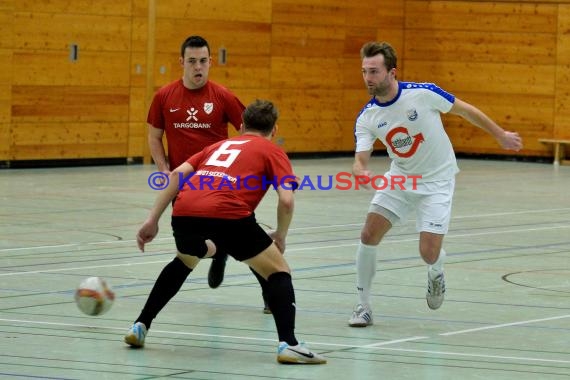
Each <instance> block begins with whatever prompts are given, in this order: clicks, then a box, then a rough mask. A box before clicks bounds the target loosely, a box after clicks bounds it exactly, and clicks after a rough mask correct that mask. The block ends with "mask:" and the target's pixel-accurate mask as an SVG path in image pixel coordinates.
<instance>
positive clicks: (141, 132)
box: [0, 0, 570, 161]
mask: <svg viewBox="0 0 570 380" xmlns="http://www.w3.org/2000/svg"><path fill="white" fill-rule="evenodd" d="M567 3H568V2H567V1H544V0H542V1H537V2H532V1H524V2H523V1H519V2H513V1H500V2H499V1H495V2H487V1H407V0H391V1H390V6H389V7H388V6H385V3H384V2H381V1H376V2H352V3H351V2H346V1H344V0H342V1H341V0H251V1H248V2H242V1H225V0H208V1H206V0H195V1H187V0H161V1H156V0H148V1H135V0H132V1H115V0H98V1H92V0H75V1H67V0H51V1H44V2H37V1H31V0H17V1H16V0H5V1H3V2H1V4H0V33H1V35H2V39H0V160H8V161H11V160H37V159H67V158H103V157H140V156H143V155H145V154H147V153H146V152H145V146H146V139H145V133H146V126H145V118H146V109H147V107H148V102H149V100H150V98H151V97H152V93H153V92H154V91H155V90H156V89H157V88H159V87H160V86H162V85H164V84H166V83H168V82H169V81H171V80H174V79H176V78H179V77H180V75H181V69H180V67H179V65H178V50H179V46H180V43H181V42H182V40H183V39H184V38H186V37H187V36H188V35H191V34H201V35H203V36H204V37H206V38H207V39H208V40H209V41H210V43H211V45H212V46H211V47H212V52H213V56H214V67H213V68H212V70H211V79H213V80H215V81H218V82H220V83H222V84H224V85H226V86H227V87H229V88H231V89H232V90H233V91H234V92H235V93H236V94H238V95H239V96H240V97H241V98H242V100H243V101H244V103H248V102H250V101H252V100H253V99H255V98H270V99H272V100H274V101H275V102H276V103H277V105H278V106H279V108H280V111H281V118H280V123H279V124H280V128H281V129H280V132H279V142H280V143H281V144H283V146H284V147H285V149H286V150H287V151H289V152H329V151H351V150H352V149H353V134H352V129H353V124H354V118H355V116H356V114H357V113H358V111H359V110H360V108H361V107H362V105H363V104H365V103H366V101H367V100H368V95H367V94H366V91H365V89H364V85H363V82H362V78H361V74H360V58H359V56H358V51H359V48H360V46H361V45H362V43H364V42H365V41H368V40H374V39H376V40H386V41H389V42H391V43H392V44H393V45H394V46H395V47H396V49H397V50H398V52H399V58H400V61H399V62H400V63H399V78H400V79H402V80H412V81H433V82H435V83H437V84H439V85H440V86H442V87H444V88H446V89H447V90H448V91H450V92H452V93H454V94H455V95H457V96H458V97H460V98H462V99H464V100H466V101H469V102H472V103H474V104H475V105H477V106H478V107H479V108H481V109H482V110H483V111H485V112H486V113H488V114H489V115H490V116H491V117H493V118H494V119H495V120H497V121H498V122H499V123H500V124H501V125H503V126H504V127H505V128H508V129H512V130H517V131H519V132H520V133H521V134H522V135H523V138H524V139H525V143H526V149H525V150H524V151H523V152H522V154H524V155H549V154H551V153H550V150H549V147H548V146H545V145H543V144H540V143H539V142H538V138H551V137H557V138H570V129H569V127H568V123H569V122H570V110H569V106H568V105H569V104H570V103H569V101H570V99H568V97H569V95H568V94H570V69H569V67H570V66H569V65H570V47H568V46H570V44H569V42H570V41H568V39H569V38H570V37H568V31H569V29H570V5H569V4H567ZM383 4H384V5H383ZM149 5H150V6H149ZM153 5H154V6H153ZM149 30H150V31H151V36H150V37H151V39H150V42H152V43H149V36H148V33H149ZM74 45H76V46H77V50H76V51H74V50H73V46H74ZM221 48H225V49H226V51H227V62H226V64H225V65H220V64H218V62H217V61H218V52H219V49H221ZM149 49H150V50H149ZM74 53H76V58H77V59H76V60H73V59H72V58H74V57H73V55H74ZM149 53H150V54H149ZM445 122H446V126H447V129H448V132H449V134H450V136H451V138H452V140H453V142H454V144H455V147H456V150H457V151H458V152H470V153H500V154H502V153H504V152H502V151H501V150H500V149H499V148H498V147H497V146H496V144H495V143H494V141H492V139H490V138H489V137H488V136H486V135H485V134H484V133H483V132H481V131H479V130H477V129H476V128H474V127H471V126H469V125H466V124H465V123H464V122H463V121H462V120H461V119H459V118H456V117H446V118H445Z"/></svg>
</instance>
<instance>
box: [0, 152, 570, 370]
mask: <svg viewBox="0 0 570 380" xmlns="http://www.w3.org/2000/svg"><path fill="white" fill-rule="evenodd" d="M373 160H374V161H373V163H374V166H373V169H374V170H375V171H376V173H378V174H381V173H383V172H384V170H385V169H386V168H387V165H388V160H387V158H386V157H376V158H374V159H373ZM293 164H294V167H295V169H296V172H297V174H298V175H300V176H304V175H308V176H310V178H312V179H315V178H316V177H317V176H318V175H324V176H328V175H332V174H336V173H338V172H343V171H350V168H351V164H352V159H351V158H334V159H333V158H331V159H314V160H308V159H307V160H294V161H293ZM459 165H460V168H461V169H462V171H461V173H460V174H459V175H458V176H457V183H456V193H455V197H454V208H453V214H452V222H451V227H450V232H449V234H448V235H447V236H446V238H445V242H444V243H445V244H444V246H445V248H446V251H447V254H448V256H447V262H446V265H445V270H446V280H447V294H446V300H445V302H444V304H443V306H442V307H441V308H440V309H439V310H437V311H432V310H429V309H428V307H427V305H426V301H425V291H426V289H425V288H426V266H425V265H424V264H423V262H422V261H421V259H420V257H419V254H418V234H417V233H416V231H415V221H414V220H413V216H412V219H410V220H409V221H408V222H407V223H406V224H405V225H403V226H399V227H395V228H393V229H392V231H391V232H390V233H389V235H388V236H387V237H386V239H385V240H384V241H383V243H382V244H381V246H380V247H381V248H380V251H379V254H378V263H377V273H376V277H375V279H374V286H373V295H372V300H373V301H372V307H373V310H374V317H375V324H374V325H373V326H371V327H367V328H350V327H348V325H347V320H348V318H349V316H350V314H351V312H352V308H353V307H354V305H355V303H356V301H357V297H356V289H355V278H356V274H355V265H354V259H355V249H356V246H357V243H358V240H359V234H360V228H361V226H362V223H363V221H364V217H365V214H366V212H367V209H368V203H369V201H370V199H371V197H372V195H373V193H372V192H370V191H363V190H360V191H355V190H347V191H340V190H329V191H318V190H315V191H313V190H309V189H308V187H306V188H305V189H304V190H302V191H299V192H297V196H296V200H297V203H296V214H295V218H294V222H293V225H292V229H291V231H290V235H289V239H288V247H287V251H286V253H285V255H286V257H287V260H288V262H289V264H290V266H291V268H292V273H293V284H294V287H295V290H296V297H297V327H296V333H297V336H298V338H299V339H300V340H303V341H305V342H307V344H308V345H309V347H311V348H312V349H313V350H314V351H317V352H319V353H322V354H323V355H325V356H326V357H327V358H328V364H326V365H316V366H302V365H280V364H278V363H277V362H276V349H277V336H276V333H275V327H274V323H273V319H272V317H271V316H270V315H264V314H263V313H262V306H263V303H262V299H261V292H260V289H259V285H258V284H257V282H256V280H255V279H254V277H253V276H252V275H251V273H250V272H249V270H248V269H247V268H246V267H245V266H244V265H243V264H241V263H239V262H236V261H235V260H233V259H230V260H229V261H228V266H227V271H226V278H225V281H224V283H223V285H222V286H221V287H220V288H218V289H210V288H209V287H208V285H207V281H206V276H207V270H208V267H209V265H210V262H209V260H206V261H204V262H203V263H201V265H200V266H199V267H198V268H197V269H196V270H195V271H194V272H193V273H192V275H191V276H190V277H189V278H188V280H187V282H186V283H185V284H184V286H183V287H182V289H181V291H180V292H179V293H178V294H177V295H176V296H175V297H174V298H173V300H172V301H171V303H170V304H168V305H167V307H166V308H165V309H164V310H163V311H162V313H161V314H160V315H159V316H158V318H157V319H156V320H155V322H154V324H153V326H152V329H151V330H150V331H149V334H148V336H147V339H146V346H145V348H144V349H138V350H136V349H130V348H128V347H127V346H126V345H125V344H124V343H123V335H124V334H125V333H126V332H127V330H128V328H129V327H130V325H131V324H132V321H133V320H134V318H136V317H137V315H138V313H139V311H140V309H141V308H142V306H143V303H144V302H145V300H146V297H147V295H148V293H149V291H150V289H151V287H152V285H153V283H154V280H155V279H156V277H157V275H158V273H159V272H160V270H161V269H162V267H163V266H164V265H165V264H166V263H168V262H169V261H170V260H171V259H172V257H173V252H174V242H173V239H172V235H171V231H170V224H169V223H170V209H169V210H167V211H166V213H165V215H164V217H163V219H162V221H161V231H160V233H159V236H158V237H157V239H156V240H155V241H154V242H152V243H150V245H148V246H147V252H145V253H141V252H139V251H138V250H137V248H136V243H135V241H134V237H135V234H136V231H137V229H138V227H139V225H140V223H142V222H143V220H144V219H145V217H146V215H147V212H148V209H149V208H150V207H151V205H152V203H153V202H154V198H155V196H156V191H153V190H151V189H150V187H149V185H148V183H147V179H148V177H149V175H150V174H151V173H152V172H154V171H155V169H154V167H153V166H151V165H130V166H127V165H125V166H97V167H75V168H47V169H3V170H0V215H1V219H0V225H1V229H0V378H2V379H4V378H6V379H21V378H27V379H34V378H42V379H121V380H129V379H140V380H142V379H244V380H245V379H248V380H249V379H259V380H261V379H298V380H305V379H321V380H324V379H327V380H332V379H334V380H336V379H344V380H352V379H354V380H364V379H414V380H417V379H430V380H431V379H434V380H445V379H453V380H456V379H460V380H469V379H491V380H497V379H516V380H526V379H529V380H530V379H532V380H536V379H540V380H545V379H568V378H570V344H569V342H570V167H569V166H562V167H554V166H553V165H551V164H546V163H525V162H512V161H491V160H481V161H478V160H471V159H461V160H459ZM257 218H258V221H260V222H262V223H265V224H267V225H275V194H274V193H273V192H272V191H270V192H269V194H268V196H267V197H266V199H265V200H264V201H263V202H262V204H261V205H260V207H259V209H258V211H257ZM89 276H100V277H103V278H104V279H106V280H107V281H108V282H109V283H110V284H111V286H112V287H113V289H114V291H115V293H116V297H117V298H116V300H115V304H114V305H113V307H112V309H111V310H110V311H109V312H108V313H107V314H105V315H102V316H98V317H90V316H87V315H83V314H81V312H80V311H79V310H78V309H77V307H76V305H75V303H74V300H73V293H74V290H75V288H76V287H77V285H78V284H79V282H80V281H81V280H82V279H84V278H86V277H89Z"/></svg>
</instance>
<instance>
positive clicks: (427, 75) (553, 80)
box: [403, 1, 561, 155]
mask: <svg viewBox="0 0 570 380" xmlns="http://www.w3.org/2000/svg"><path fill="white" fill-rule="evenodd" d="M558 9H559V8H558V5H556V4H546V3H544V2H531V1H528V2H517V3H514V2H500V1H497V2H491V1H478V2H475V1H406V20H405V39H406V41H405V50H404V54H403V56H404V61H405V62H406V75H405V78H404V79H405V80H411V81H429V82H435V83H436V84H438V85H440V86H441V87H443V88H444V89H446V90H447V91H450V92H452V93H454V94H455V95H456V96H457V97H459V98H461V99H464V100H466V101H468V102H470V103H472V104H473V105H475V106H477V107H478V108H480V109H481V110H483V111H484V112H485V113H487V114H488V115H489V116H490V117H491V118H492V119H494V120H495V121H497V122H498V123H499V124H500V125H502V126H503V127H504V128H506V129H508V130H515V131H517V132H519V133H520V134H521V135H522V137H523V140H524V142H525V149H524V151H523V152H522V154H526V155H547V154H549V153H548V148H547V147H545V146H544V145H542V144H540V143H539V142H538V141H537V139H538V138H541V137H551V136H552V133H553V125H554V120H555V109H554V104H555V103H556V98H557V97H558V95H557V93H556V91H557V88H558V89H560V88H561V85H560V83H559V78H557V75H558V76H560V73H561V72H560V67H559V66H558V60H559V55H560V53H558V55H557V50H558V49H557V48H558V46H560V42H559V41H557V33H558V31H559V29H560V28H559V26H558V18H559V11H558ZM444 121H445V124H446V130H447V131H448V134H449V135H450V138H451V139H452V141H453V143H454V146H455V150H456V151H457V152H469V153H493V154H512V152H507V151H503V150H502V149H501V148H500V147H499V146H498V144H497V143H496V142H495V141H494V139H493V138H492V137H491V136H489V135H487V134H486V133H485V132H484V131H482V130H479V129H478V128H476V127H474V126H472V125H470V124H469V123H467V122H466V121H464V120H463V119H461V118H458V117H454V116H446V117H444Z"/></svg>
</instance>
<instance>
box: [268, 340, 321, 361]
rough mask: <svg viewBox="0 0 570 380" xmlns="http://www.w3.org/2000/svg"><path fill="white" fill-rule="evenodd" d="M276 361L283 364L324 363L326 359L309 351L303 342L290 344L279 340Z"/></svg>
mask: <svg viewBox="0 0 570 380" xmlns="http://www.w3.org/2000/svg"><path fill="white" fill-rule="evenodd" d="M277 361H278V362H279V363H283V364H325V363H326V362H327V359H325V358H324V357H322V356H321V355H319V354H316V353H314V352H311V351H310V350H309V349H308V348H307V347H306V346H305V343H299V344H298V345H296V346H290V345H289V344H288V343H287V342H279V347H278V348H277Z"/></svg>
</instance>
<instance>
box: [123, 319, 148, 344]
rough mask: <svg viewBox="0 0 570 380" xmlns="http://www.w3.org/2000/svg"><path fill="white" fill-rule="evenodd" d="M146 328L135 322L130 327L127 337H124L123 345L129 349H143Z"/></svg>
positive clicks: (142, 324)
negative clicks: (128, 346)
mask: <svg viewBox="0 0 570 380" xmlns="http://www.w3.org/2000/svg"><path fill="white" fill-rule="evenodd" d="M146 333H147V328H146V326H145V325H144V323H142V322H137V323H135V324H134V325H133V327H131V329H130V330H129V332H128V333H127V335H125V343H126V344H128V345H130V346H131V347H137V348H139V347H144V338H146Z"/></svg>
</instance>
